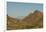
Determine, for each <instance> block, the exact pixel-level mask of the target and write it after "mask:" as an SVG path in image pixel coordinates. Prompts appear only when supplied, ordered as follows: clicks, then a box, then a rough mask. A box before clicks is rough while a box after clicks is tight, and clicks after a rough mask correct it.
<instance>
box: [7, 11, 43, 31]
mask: <svg viewBox="0 0 46 32" xmlns="http://www.w3.org/2000/svg"><path fill="white" fill-rule="evenodd" d="M31 28H43V13H42V12H40V11H35V12H34V13H30V14H29V15H28V16H26V17H24V18H23V19H22V20H19V19H16V18H12V17H10V16H8V15H7V29H8V30H11V29H12V30H13V29H31Z"/></svg>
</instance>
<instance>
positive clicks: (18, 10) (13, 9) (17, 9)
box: [7, 2, 43, 18]
mask: <svg viewBox="0 0 46 32" xmlns="http://www.w3.org/2000/svg"><path fill="white" fill-rule="evenodd" d="M35 10H39V11H43V4H40V3H22V2H7V13H8V15H9V16H11V17H14V18H21V17H22V16H23V17H25V16H27V15H28V14H29V13H31V12H33V11H35Z"/></svg>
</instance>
